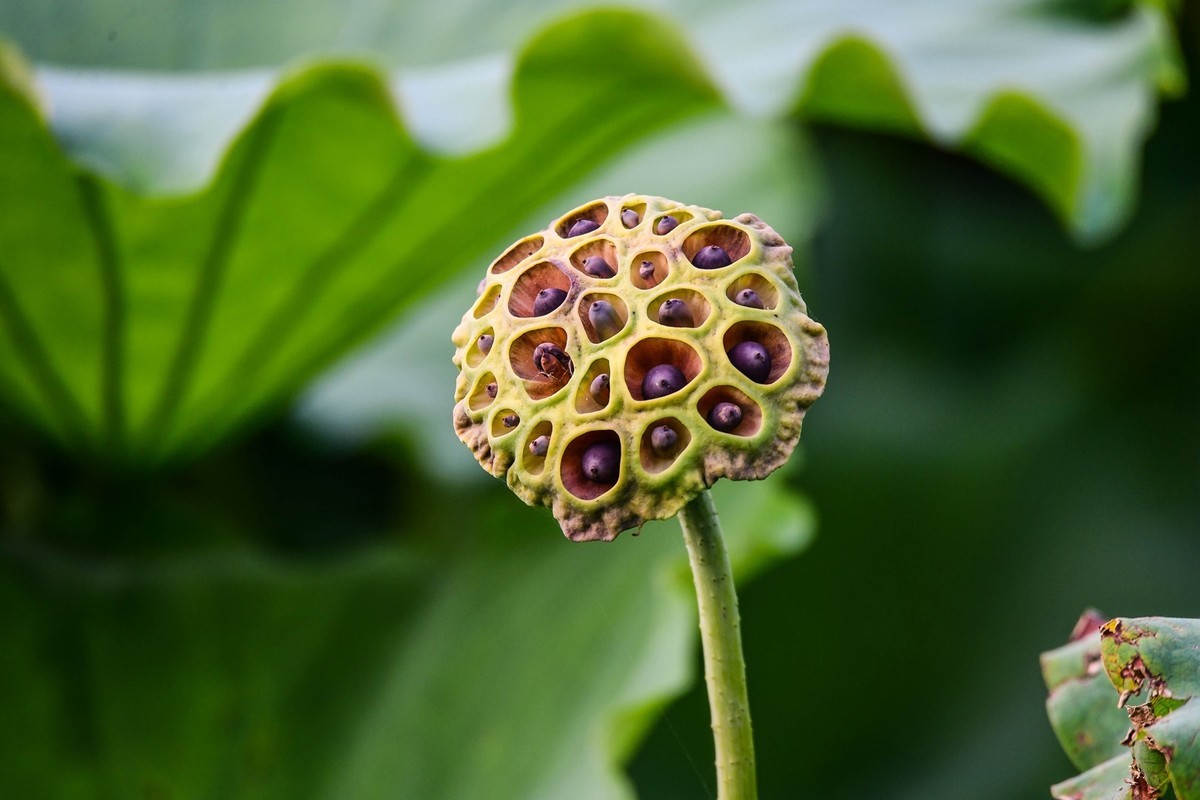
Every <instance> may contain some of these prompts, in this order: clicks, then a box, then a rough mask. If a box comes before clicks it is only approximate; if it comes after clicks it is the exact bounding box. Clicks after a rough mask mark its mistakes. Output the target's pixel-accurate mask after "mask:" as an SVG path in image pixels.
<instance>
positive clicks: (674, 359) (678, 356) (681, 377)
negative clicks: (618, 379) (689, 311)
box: [625, 337, 704, 400]
mask: <svg viewBox="0 0 1200 800" xmlns="http://www.w3.org/2000/svg"><path fill="white" fill-rule="evenodd" d="M703 366H704V363H703V362H702V361H701V360H700V354H699V353H697V352H696V350H695V349H694V348H693V347H692V346H691V345H690V344H688V343H687V342H684V341H680V340H679V339H670V338H666V337H647V338H645V339H642V340H641V341H639V342H637V343H636V344H634V345H633V347H630V348H629V352H628V353H627V354H626V356H625V387H626V388H627V389H628V390H629V394H630V395H631V396H632V397H633V399H634V400H652V399H656V398H657V397H662V396H663V395H662V394H658V393H659V392H662V391H664V390H666V389H671V391H672V392H674V391H679V390H680V389H683V388H684V387H685V386H687V385H688V384H689V383H691V382H692V381H694V380H695V379H696V376H697V375H699V374H700V370H701V369H702V368H703ZM664 367H666V368H670V369H671V370H673V371H667V370H665V369H658V368H664ZM651 372H653V373H654V374H653V375H651ZM664 381H666V382H665V383H664ZM672 387H674V388H672ZM648 392H649V393H648Z"/></svg>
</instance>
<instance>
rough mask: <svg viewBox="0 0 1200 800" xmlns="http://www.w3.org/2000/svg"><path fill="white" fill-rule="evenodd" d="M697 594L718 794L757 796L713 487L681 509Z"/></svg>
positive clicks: (721, 798)
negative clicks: (710, 490)
mask: <svg viewBox="0 0 1200 800" xmlns="http://www.w3.org/2000/svg"><path fill="white" fill-rule="evenodd" d="M679 523H680V525H681V526H682V527H683V538H684V541H685V542H686V543H687V549H688V558H689V559H690V560H691V562H692V578H693V579H694V580H695V582H696V600H697V602H698V604H699V607H700V640H701V642H702V644H703V647H704V679H705V682H707V684H708V707H709V710H710V711H711V713H712V729H713V742H714V744H715V745H716V750H717V798H718V800H755V798H757V797H758V788H757V785H756V782H755V777H754V737H753V735H752V733H751V730H750V701H749V699H748V698H747V694H746V660H745V658H744V657H743V656H742V630H741V623H740V621H739V619H738V603H737V592H736V590H735V589H734V586H733V571H732V570H731V569H730V566H729V554H728V553H727V552H726V551H725V540H724V538H722V536H721V524H720V523H719V522H718V521H717V510H716V508H714V507H713V502H712V498H711V497H710V496H709V494H708V492H701V493H700V494H699V495H698V496H697V497H696V498H695V499H693V500H692V501H691V502H690V503H688V504H687V505H686V506H685V507H684V509H683V511H682V512H680V514H679Z"/></svg>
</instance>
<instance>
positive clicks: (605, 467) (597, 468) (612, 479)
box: [579, 441, 621, 485]
mask: <svg viewBox="0 0 1200 800" xmlns="http://www.w3.org/2000/svg"><path fill="white" fill-rule="evenodd" d="M579 462H580V466H582V467H583V474H584V476H585V477H586V478H587V479H588V480H589V481H591V482H592V483H602V484H605V485H609V484H613V483H616V482H617V475H618V474H620V472H621V448H619V447H617V443H616V442H612V441H603V442H596V443H595V444H590V445H588V447H587V449H586V450H584V451H583V456H582V457H581V458H580V459H579Z"/></svg>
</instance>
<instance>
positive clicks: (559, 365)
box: [533, 342, 575, 381]
mask: <svg viewBox="0 0 1200 800" xmlns="http://www.w3.org/2000/svg"><path fill="white" fill-rule="evenodd" d="M533 365H534V367H535V368H536V369H537V371H538V374H539V375H543V376H545V377H547V378H549V379H550V380H552V381H566V380H567V379H568V378H570V377H571V375H572V374H573V373H574V372H575V366H574V365H573V364H572V363H571V357H570V356H569V355H567V354H566V353H565V352H563V350H562V348H560V347H558V346H557V345H555V344H553V343H552V342H542V343H541V344H539V345H538V346H537V347H535V348H534V349H533Z"/></svg>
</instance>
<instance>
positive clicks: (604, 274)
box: [583, 256, 617, 278]
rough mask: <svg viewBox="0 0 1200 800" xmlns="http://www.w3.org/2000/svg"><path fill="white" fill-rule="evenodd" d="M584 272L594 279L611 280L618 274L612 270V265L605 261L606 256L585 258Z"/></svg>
mask: <svg viewBox="0 0 1200 800" xmlns="http://www.w3.org/2000/svg"><path fill="white" fill-rule="evenodd" d="M583 271H584V272H586V273H587V274H588V275H591V276H592V277H593V278H611V277H612V276H613V275H616V274H617V271H616V270H615V269H613V268H612V264H609V263H608V262H607V261H605V260H604V256H588V257H587V258H585V259H584V260H583Z"/></svg>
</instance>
